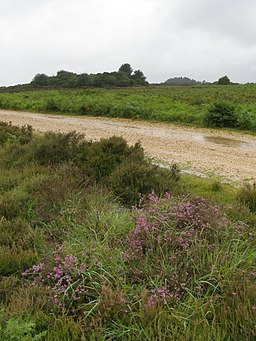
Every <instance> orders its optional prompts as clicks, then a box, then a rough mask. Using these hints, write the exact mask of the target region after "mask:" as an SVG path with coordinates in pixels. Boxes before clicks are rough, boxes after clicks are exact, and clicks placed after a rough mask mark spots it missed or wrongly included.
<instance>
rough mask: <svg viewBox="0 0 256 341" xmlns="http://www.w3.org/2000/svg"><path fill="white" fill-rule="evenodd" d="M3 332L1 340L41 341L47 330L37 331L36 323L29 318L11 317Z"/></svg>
mask: <svg viewBox="0 0 256 341" xmlns="http://www.w3.org/2000/svg"><path fill="white" fill-rule="evenodd" d="M1 334H2V337H1V340H3V341H10V340H14V341H40V340H44V337H45V335H46V331H44V332H40V333H37V331H36V324H35V323H34V322H32V321H30V320H29V319H23V318H21V317H18V318H15V317H13V318H10V319H9V320H8V321H7V323H6V326H5V328H4V330H3V331H2V332H0V335H1Z"/></svg>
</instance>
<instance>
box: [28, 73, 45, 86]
mask: <svg viewBox="0 0 256 341" xmlns="http://www.w3.org/2000/svg"><path fill="white" fill-rule="evenodd" d="M31 84H33V85H35V86H47V85H49V77H48V76H47V75H45V74H44V73H38V74H37V75H35V77H34V78H33V80H32V82H31Z"/></svg>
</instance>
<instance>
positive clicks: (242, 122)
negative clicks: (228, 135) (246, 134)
mask: <svg viewBox="0 0 256 341" xmlns="http://www.w3.org/2000/svg"><path fill="white" fill-rule="evenodd" d="M237 125H238V128H239V129H246V130H256V116H255V115H253V114H252V113H251V112H248V111H246V112H241V113H239V115H238V119H237Z"/></svg>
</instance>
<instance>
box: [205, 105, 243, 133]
mask: <svg viewBox="0 0 256 341" xmlns="http://www.w3.org/2000/svg"><path fill="white" fill-rule="evenodd" d="M204 124H205V125H206V126H207V127H213V128H215V127H216V128H224V127H232V128H236V127H237V124H238V116H237V113H236V109H235V107H234V106H233V105H232V104H230V103H227V102H218V103H215V104H213V105H212V106H211V107H210V108H209V109H208V112H207V113H206V114H205V116H204Z"/></svg>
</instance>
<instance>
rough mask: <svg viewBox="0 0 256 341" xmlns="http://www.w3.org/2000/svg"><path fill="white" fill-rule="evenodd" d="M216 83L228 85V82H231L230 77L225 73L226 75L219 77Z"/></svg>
mask: <svg viewBox="0 0 256 341" xmlns="http://www.w3.org/2000/svg"><path fill="white" fill-rule="evenodd" d="M217 84H218V85H229V84H231V82H230V79H229V78H228V76H227V75H226V76H223V77H221V78H219V79H218V81H217Z"/></svg>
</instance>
